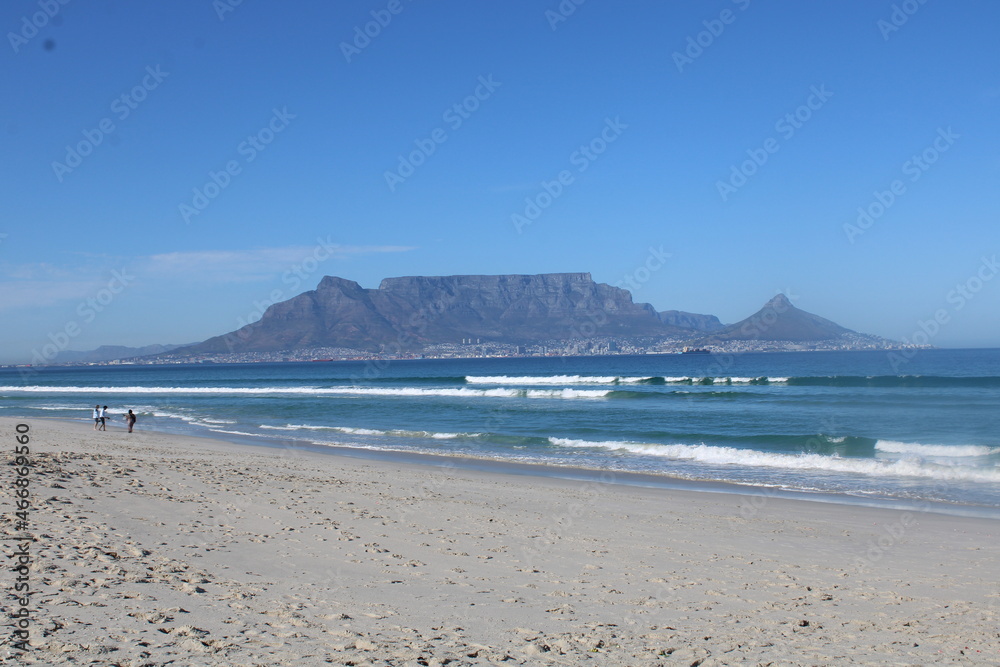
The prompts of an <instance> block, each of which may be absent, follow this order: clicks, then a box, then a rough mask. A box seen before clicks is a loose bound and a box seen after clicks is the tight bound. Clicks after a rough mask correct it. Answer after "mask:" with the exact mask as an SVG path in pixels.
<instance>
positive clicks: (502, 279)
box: [169, 273, 891, 357]
mask: <svg viewBox="0 0 1000 667" xmlns="http://www.w3.org/2000/svg"><path fill="white" fill-rule="evenodd" d="M601 338H603V339H612V338H616V339H619V340H626V341H629V340H630V341H631V342H630V344H638V345H639V348H636V349H651V348H650V346H655V345H657V344H661V343H663V342H665V341H672V342H674V343H679V344H695V345H698V346H707V347H713V346H714V347H723V348H724V347H727V346H728V345H729V344H731V343H735V344H737V345H744V344H746V343H749V344H750V345H751V347H750V348H748V349H760V348H759V347H753V346H759V345H764V346H765V347H764V349H768V347H769V346H770V345H771V343H772V342H774V341H777V342H779V344H780V343H787V344H789V345H791V346H793V347H797V346H800V345H803V344H805V345H810V346H811V345H813V344H816V343H818V342H821V341H822V343H820V344H821V345H825V346H826V347H828V348H829V347H833V348H834V349H849V348H851V347H856V346H858V345H862V346H864V345H867V346H871V345H876V346H878V345H885V344H890V343H891V341H885V340H884V339H879V338H878V337H877V336H866V335H864V334H856V333H855V332H853V331H851V330H850V329H845V328H844V327H842V326H840V325H838V324H835V323H833V322H831V321H830V320H827V319H824V318H822V317H819V316H818V315H813V314H811V313H807V312H805V311H803V310H799V309H798V308H796V307H795V306H793V305H792V303H791V302H790V301H789V300H788V299H787V298H786V297H785V296H784V295H782V294H779V295H778V296H776V297H774V298H773V299H771V300H770V301H768V302H767V303H766V304H765V305H764V307H763V308H761V309H760V310H759V311H758V312H756V313H755V314H753V315H751V316H750V317H748V318H746V319H745V320H742V321H740V322H737V323H736V324H731V325H729V326H724V325H723V324H722V323H721V322H720V321H719V319H718V318H717V317H715V316H714V315H698V314H694V313H685V312H681V311H676V310H668V311H663V312H657V311H656V309H655V308H653V307H652V306H651V305H649V304H648V303H634V302H633V301H632V295H631V293H629V292H628V291H627V290H624V289H621V288H618V287H613V286H611V285H606V284H603V283H596V282H594V281H593V279H592V278H591V277H590V274H589V273H547V274H539V275H495V276H408V277H403V278H386V279H385V280H383V281H382V283H381V284H380V285H379V286H378V288H377V289H366V288H364V287H361V286H360V285H359V284H358V283H356V282H354V281H353V280H345V279H344V278H337V277H334V276H326V277H325V278H323V280H322V281H320V283H319V285H318V286H317V287H316V289H314V290H310V291H308V292H304V293H303V294H299V295H298V296H295V297H292V298H291V299H288V300H287V301H282V302H280V303H276V304H274V305H272V306H270V307H269V308H268V309H267V310H266V311H265V312H264V314H263V316H262V317H261V319H260V320H258V321H257V322H254V323H252V324H248V325H247V326H245V327H243V328H241V329H239V330H237V331H234V332H231V333H228V334H225V335H222V336H216V337H214V338H210V339H208V340H206V341H205V342H203V343H199V344H197V345H192V346H189V347H183V348H180V349H177V350H174V351H172V352H171V353H170V354H169V356H171V357H186V356H189V355H212V354H227V353H272V352H275V353H277V352H288V351H295V350H310V349H321V348H323V349H326V348H341V349H350V350H357V351H371V352H381V353H388V354H392V353H396V352H416V351H420V350H421V349H424V348H427V347H429V346H434V345H449V344H452V345H454V344H463V343H466V344H467V343H498V344H506V345H529V346H530V345H542V346H548V345H550V344H554V343H559V342H562V343H569V342H570V341H574V340H575V341H580V340H584V339H601Z"/></svg>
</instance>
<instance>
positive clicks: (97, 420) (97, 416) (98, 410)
mask: <svg viewBox="0 0 1000 667" xmlns="http://www.w3.org/2000/svg"><path fill="white" fill-rule="evenodd" d="M100 423H101V406H99V405H95V406H94V430H95V431H96V430H97V426H98V424H100Z"/></svg>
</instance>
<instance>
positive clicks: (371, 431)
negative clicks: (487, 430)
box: [261, 424, 480, 440]
mask: <svg viewBox="0 0 1000 667" xmlns="http://www.w3.org/2000/svg"><path fill="white" fill-rule="evenodd" d="M261 428H262V429H268V430H273V431H299V430H306V431H334V432H336V433H346V434H348V435H388V436H394V437H403V438H430V439H432V440H453V439H455V438H475V437H478V436H479V435H480V434H479V433H447V432H443V433H439V432H436V431H407V430H402V429H392V430H383V429H377V428H359V427H356V426H319V425H307V424H287V425H285V426H267V425H263V426H261Z"/></svg>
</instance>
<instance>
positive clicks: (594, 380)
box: [465, 375, 619, 385]
mask: <svg viewBox="0 0 1000 667" xmlns="http://www.w3.org/2000/svg"><path fill="white" fill-rule="evenodd" d="M618 379H619V378H618V376H616V375H546V376H542V377H537V376H532V375H522V376H511V375H469V376H466V378H465V381H466V382H467V383H469V384H514V385H532V384H614V382H615V380H618Z"/></svg>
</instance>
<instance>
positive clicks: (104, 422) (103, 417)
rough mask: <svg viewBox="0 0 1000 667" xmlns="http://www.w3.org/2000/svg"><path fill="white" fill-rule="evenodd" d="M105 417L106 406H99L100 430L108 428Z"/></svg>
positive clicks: (106, 415)
mask: <svg viewBox="0 0 1000 667" xmlns="http://www.w3.org/2000/svg"><path fill="white" fill-rule="evenodd" d="M107 419H108V406H106V405H105V406H104V407H103V408H101V413H100V420H101V428H100V429H99V430H101V431H107V430H108V423H107Z"/></svg>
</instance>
